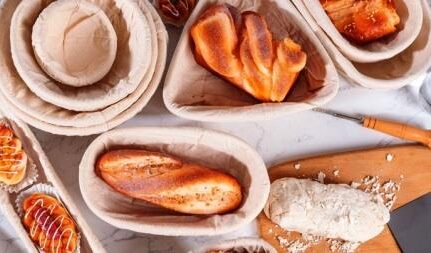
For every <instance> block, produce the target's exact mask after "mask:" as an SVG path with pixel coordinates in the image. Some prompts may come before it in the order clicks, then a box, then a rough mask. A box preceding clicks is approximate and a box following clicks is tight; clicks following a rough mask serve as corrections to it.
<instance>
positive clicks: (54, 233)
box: [23, 193, 79, 253]
mask: <svg viewBox="0 0 431 253" xmlns="http://www.w3.org/2000/svg"><path fill="white" fill-rule="evenodd" d="M23 210H24V217H23V224H24V227H25V228H26V229H27V231H28V233H29V235H30V238H31V239H32V240H33V241H34V242H35V243H36V244H37V245H38V247H40V248H41V249H42V250H43V251H44V252H47V253H72V252H75V250H76V248H77V245H78V238H79V237H78V234H77V230H76V226H75V222H74V221H73V219H72V218H71V217H70V215H69V214H68V212H67V211H66V209H65V208H64V207H63V205H62V204H61V203H60V202H59V201H58V200H57V199H56V198H53V197H51V196H48V195H45V194H42V193H35V194H33V195H31V196H30V197H28V198H26V199H25V200H24V202H23Z"/></svg>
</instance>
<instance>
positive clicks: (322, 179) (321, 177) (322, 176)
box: [317, 171, 326, 184]
mask: <svg viewBox="0 0 431 253" xmlns="http://www.w3.org/2000/svg"><path fill="white" fill-rule="evenodd" d="M325 177H326V174H325V173H323V172H322V171H319V174H317V181H318V182H319V183H321V184H324V183H325Z"/></svg>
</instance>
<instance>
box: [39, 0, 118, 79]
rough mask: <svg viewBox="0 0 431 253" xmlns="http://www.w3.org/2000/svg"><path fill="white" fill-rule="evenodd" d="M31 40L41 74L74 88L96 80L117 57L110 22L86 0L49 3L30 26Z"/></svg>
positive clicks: (106, 72) (98, 9)
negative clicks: (43, 73) (43, 72)
mask: <svg viewBox="0 0 431 253" xmlns="http://www.w3.org/2000/svg"><path fill="white" fill-rule="evenodd" d="M31 41H32V45H33V50H34V56H35V58H36V60H37V62H38V63H39V65H40V67H42V69H43V70H44V71H45V73H46V74H48V75H49V76H50V77H52V78H53V79H55V80H57V81H59V82H61V83H63V84H66V85H70V86H74V87H81V86H87V85H91V84H93V83H95V82H98V81H100V80H101V79H102V78H103V77H104V76H105V75H106V74H108V72H109V71H110V70H111V67H112V64H113V63H114V60H115V58H116V56H117V34H116V33H115V30H114V27H113V26H112V24H111V21H110V20H109V18H108V17H107V16H106V14H105V13H104V12H103V11H102V10H101V9H100V8H99V7H98V6H97V5H94V4H92V3H90V2H88V1H68V0H57V1H55V2H53V3H51V4H50V5H49V6H48V7H46V8H45V9H44V10H43V11H42V12H41V13H40V15H39V17H38V18H37V20H36V22H35V24H34V25H33V32H32V36H31Z"/></svg>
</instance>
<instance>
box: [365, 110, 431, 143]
mask: <svg viewBox="0 0 431 253" xmlns="http://www.w3.org/2000/svg"><path fill="white" fill-rule="evenodd" d="M364 127H366V128H370V129H374V130H376V131H379V132H382V133H386V134H389V135H392V136H395V137H398V138H401V139H404V140H408V141H414V142H420V143H422V144H424V145H425V146H427V147H430V148H431V131H427V130H423V129H420V128H417V127H413V126H408V125H405V124H401V123H397V122H391V121H386V120H380V119H376V118H371V117H365V119H364Z"/></svg>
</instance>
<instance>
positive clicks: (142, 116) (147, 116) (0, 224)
mask: <svg viewBox="0 0 431 253" xmlns="http://www.w3.org/2000/svg"><path fill="white" fill-rule="evenodd" d="M169 32H170V35H171V38H170V48H171V50H170V51H171V52H170V54H172V51H173V50H172V49H173V48H174V47H175V43H176V41H177V39H178V34H179V31H177V30H172V29H171V30H170V31H169ZM422 79H423V78H422ZM421 83H422V80H418V81H417V82H416V84H413V85H412V86H408V87H404V88H402V89H399V90H393V91H378V90H368V89H364V88H361V87H356V86H353V85H352V84H349V83H348V82H347V81H346V80H345V79H343V78H341V87H340V90H339V94H338V95H337V97H336V98H335V99H334V100H333V101H331V102H330V103H329V104H328V105H327V107H328V108H332V109H337V110H340V111H344V112H347V113H353V114H355V113H358V114H368V115H372V116H377V117H382V118H386V119H393V120H397V121H400V122H404V123H409V124H413V125H417V126H419V127H423V128H431V111H427V110H426V109H424V107H423V106H422V105H421V103H420V102H419V100H418V97H417V96H418V95H417V94H418V87H419V85H420V84H421ZM162 86H163V85H160V87H159V89H158V91H157V93H156V94H155V96H154V97H153V99H152V100H151V102H150V103H149V104H148V105H147V106H146V108H144V110H143V111H142V112H141V113H139V114H138V115H137V116H136V117H134V118H133V119H132V120H130V121H128V122H126V123H125V124H123V125H122V126H120V127H132V126H196V127H203V128H209V129H215V130H220V131H224V132H227V133H230V134H232V135H235V136H238V137H240V138H242V139H243V140H245V141H247V142H248V143H249V144H250V145H251V146H252V147H254V148H255V149H256V150H257V151H258V152H259V153H260V154H261V156H262V157H263V159H264V160H265V162H266V165H267V166H268V167H269V166H271V165H274V164H276V163H279V162H282V161H286V160H293V159H297V158H301V157H308V156H313V155H317V154H324V153H331V152H339V151H346V150H355V149H363V148H375V147H382V146H388V145H394V144H399V143H401V142H400V140H397V139H395V138H392V137H390V136H387V135H384V134H380V133H378V132H374V131H371V130H368V129H365V128H362V127H360V126H358V125H356V124H354V123H352V122H348V121H343V120H339V119H335V118H332V117H328V116H326V115H322V114H319V113H316V112H312V111H308V112H303V113H298V114H295V115H291V116H288V117H283V118H279V119H276V120H272V121H264V122H255V123H204V122H195V121H189V120H185V119H181V118H178V117H176V116H174V115H172V114H170V113H169V112H168V110H167V109H166V107H165V106H164V104H163V100H162ZM34 132H35V134H36V136H37V138H38V139H39V141H40V142H41V144H42V147H43V149H44V150H45V152H46V153H47V155H48V157H49V158H50V160H51V162H52V164H53V166H54V168H56V170H57V172H58V174H59V176H60V178H61V179H62V180H63V183H64V184H65V185H66V187H67V189H68V190H69V192H70V193H71V195H72V197H73V198H74V199H75V201H76V203H77V204H78V206H79V207H80V208H81V210H82V212H83V214H84V216H85V218H86V219H87V221H88V223H89V224H90V226H91V227H92V228H93V229H94V231H95V232H96V235H97V236H98V237H99V239H100V240H101V241H102V243H103V245H104V246H105V248H106V249H107V251H108V252H112V253H117V252H118V253H120V252H121V253H122V252H127V253H134V252H140V253H182V252H187V251H188V250H190V249H193V248H196V247H199V246H200V245H202V244H203V243H208V242H212V241H218V240H220V239H224V238H237V237H243V236H253V235H256V224H250V225H248V226H246V227H244V228H242V229H241V230H239V231H236V232H234V233H231V234H227V235H224V236H217V237H198V238H190V237H164V236H154V235H147V234H139V233H134V232H130V231H127V230H121V229H117V228H115V227H112V226H111V225H109V224H107V223H105V222H103V221H102V220H100V219H99V218H98V217H96V216H95V215H94V214H93V213H92V212H91V211H90V210H89V209H88V207H87V206H86V205H85V203H84V201H83V199H82V196H81V193H80V190H79V184H78V165H79V162H80V160H81V157H82V155H83V153H84V151H85V149H86V147H87V146H88V145H89V143H90V142H91V141H92V140H93V139H94V138H96V136H90V137H64V136H56V135H52V134H48V133H45V132H42V131H40V130H37V129H34ZM0 252H4V253H15V252H25V249H24V247H23V245H22V243H21V242H20V240H19V238H17V235H16V234H15V232H14V230H13V229H12V227H11V226H10V225H9V223H8V221H7V220H6V219H5V218H4V217H3V216H0Z"/></svg>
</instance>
